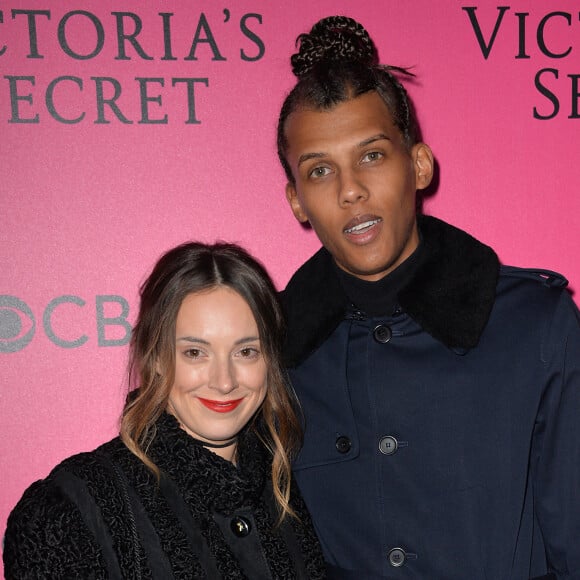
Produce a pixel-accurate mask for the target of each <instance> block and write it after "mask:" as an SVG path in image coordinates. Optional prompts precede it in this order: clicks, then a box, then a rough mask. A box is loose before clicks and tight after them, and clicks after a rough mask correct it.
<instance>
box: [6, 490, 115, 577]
mask: <svg viewBox="0 0 580 580" xmlns="http://www.w3.org/2000/svg"><path fill="white" fill-rule="evenodd" d="M3 558H4V574H5V578H6V579H7V580H32V579H36V580H37V579H38V578H85V579H93V580H97V579H99V580H100V579H101V578H103V579H104V578H106V574H105V571H104V566H103V563H102V557H101V553H100V548H99V547H98V545H97V544H96V543H95V540H94V538H93V536H92V534H91V532H90V531H89V530H88V529H87V527H86V526H85V524H84V522H83V519H82V517H81V514H80V512H79V511H78V509H77V508H76V506H75V505H74V504H72V503H71V502H70V501H69V500H68V499H67V498H66V497H64V495H63V494H62V493H61V491H60V489H59V488H58V487H57V486H55V485H53V484H51V482H50V481H49V480H43V481H37V482H36V483H33V484H32V485H31V486H30V487H29V488H28V489H27V490H26V491H25V493H24V495H23V496H22V499H21V500H20V501H19V502H18V504H17V505H16V507H15V508H14V510H13V511H12V513H11V514H10V516H9V518H8V524H7V528H6V535H5V540H4V551H3Z"/></svg>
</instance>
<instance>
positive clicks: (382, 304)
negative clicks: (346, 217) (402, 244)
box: [334, 242, 425, 316]
mask: <svg viewBox="0 0 580 580" xmlns="http://www.w3.org/2000/svg"><path fill="white" fill-rule="evenodd" d="M424 253H425V252H423V243H422V242H419V245H418V246H417V248H416V250H415V251H414V252H413V253H412V254H411V255H410V256H409V257H408V258H407V259H406V260H405V261H404V262H403V263H401V264H399V265H398V266H397V267H396V268H395V269H394V270H393V271H392V272H389V273H388V274H387V275H386V276H384V277H383V278H381V279H380V280H377V281H375V282H369V281H367V280H361V279H360V278H357V277H356V276H353V275H352V274H348V273H347V272H345V271H344V270H343V269H342V268H339V267H338V266H337V265H336V264H334V267H335V269H336V271H337V273H338V278H339V280H340V283H341V285H342V288H343V290H344V291H345V293H346V295H347V296H348V299H349V300H350V301H351V302H352V303H353V305H354V306H355V307H356V308H357V309H359V310H361V311H362V312H364V313H365V314H367V315H368V316H381V315H390V314H392V312H393V311H394V309H395V307H396V306H397V305H398V300H397V295H398V294H399V292H400V290H401V289H402V288H403V287H405V286H406V285H407V283H408V282H409V281H410V280H411V279H412V278H413V276H414V275H415V272H416V271H417V270H418V268H419V267H420V265H421V263H422V261H423V256H424Z"/></svg>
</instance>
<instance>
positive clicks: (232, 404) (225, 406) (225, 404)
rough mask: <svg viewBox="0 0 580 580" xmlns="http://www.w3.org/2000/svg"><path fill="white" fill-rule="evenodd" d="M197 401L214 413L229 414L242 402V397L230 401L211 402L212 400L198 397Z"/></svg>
mask: <svg viewBox="0 0 580 580" xmlns="http://www.w3.org/2000/svg"><path fill="white" fill-rule="evenodd" d="M198 399H199V402H200V403H201V404H202V405H204V406H205V407H207V408H208V409H210V410H211V411H215V412H216V413H230V412H231V411H233V410H234V409H235V408H237V406H238V405H239V404H240V403H241V402H242V401H243V400H244V398H243V397H242V398H241V399H234V400H232V401H213V400H212V399H202V398H201V397H198Z"/></svg>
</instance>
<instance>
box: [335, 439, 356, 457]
mask: <svg viewBox="0 0 580 580" xmlns="http://www.w3.org/2000/svg"><path fill="white" fill-rule="evenodd" d="M334 445H335V446H336V449H337V451H338V452H339V453H348V452H349V451H350V448H351V445H352V444H351V442H350V439H349V438H348V437H347V436H346V435H341V436H340V437H338V438H337V439H336V441H335V443H334Z"/></svg>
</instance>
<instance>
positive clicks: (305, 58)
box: [290, 16, 378, 79]
mask: <svg viewBox="0 0 580 580" xmlns="http://www.w3.org/2000/svg"><path fill="white" fill-rule="evenodd" d="M296 42H297V44H299V45H300V47H299V49H298V52H297V53H296V54H293V55H292V56H291V58H290V63H291V64H292V72H293V73H294V75H295V76H296V77H298V79H301V78H303V77H305V76H306V75H308V74H309V73H310V72H311V71H312V70H313V69H315V68H317V67H318V66H319V65H326V66H328V65H329V64H330V63H339V62H340V63H346V62H349V63H358V64H360V65H362V66H365V67H372V66H376V65H378V54H377V49H376V47H375V45H374V43H373V41H372V39H371V37H370V36H369V34H368V32H367V31H366V30H365V29H364V27H363V26H361V25H360V24H359V23H358V22H357V21H356V20H353V19H352V18H348V17H347V16H329V17H328V18H324V19H322V20H320V21H319V22H317V23H316V24H315V25H314V26H313V27H312V30H310V32H309V33H307V34H301V35H300V36H299V37H298V39H297V41H296Z"/></svg>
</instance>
